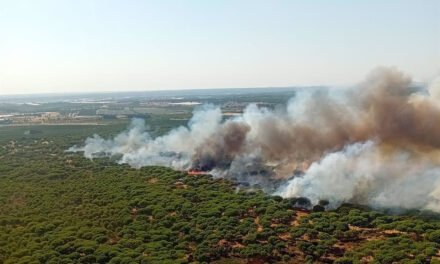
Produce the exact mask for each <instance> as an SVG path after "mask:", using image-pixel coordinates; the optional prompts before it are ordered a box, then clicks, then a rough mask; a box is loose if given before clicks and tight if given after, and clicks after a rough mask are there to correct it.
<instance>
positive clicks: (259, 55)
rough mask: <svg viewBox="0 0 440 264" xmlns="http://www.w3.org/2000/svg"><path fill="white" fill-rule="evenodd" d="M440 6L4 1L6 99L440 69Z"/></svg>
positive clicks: (426, 75)
mask: <svg viewBox="0 0 440 264" xmlns="http://www.w3.org/2000/svg"><path fill="white" fill-rule="evenodd" d="M439 17H440V2H439V1H435V0H423V1H397V0H395V1H387V2H382V1H364V2H361V1H356V2H351V1H343V0H339V1H332V2H326V1H314V2H313V3H309V2H305V1H304V2H301V1H273V2H265V1H240V2H234V1H218V2H214V1H209V2H206V1H185V2H183V1H182V2H181V1H145V2H144V1H134V0H131V1H124V2H122V1H103V0H101V1H99V0H97V1H87V0H80V1H53V0H41V1H30V0H27V1H24V0H19V1H2V3H0V38H1V39H2V41H0V58H1V59H0V95H6V94H35V93H62V92H69V93H71V92H74V93H82V92H123V91H148V90H176V89H201V88H244V87H286V86H307V85H351V84H354V83H356V82H357V81H359V80H361V79H362V78H363V76H364V75H365V74H366V73H367V72H369V71H370V70H371V69H372V68H375V67H376V66H380V65H384V66H395V67H397V68H399V69H400V70H402V71H404V72H406V73H408V74H409V75H411V76H412V78H413V80H415V81H417V82H430V81H431V80H432V79H433V78H435V77H436V76H438V75H439V74H440V20H439V19H438V18H439Z"/></svg>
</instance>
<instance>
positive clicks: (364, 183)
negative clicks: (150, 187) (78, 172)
mask: <svg viewBox="0 0 440 264" xmlns="http://www.w3.org/2000/svg"><path fill="white" fill-rule="evenodd" d="M69 151H82V152H84V155H85V157H87V158H95V157H101V156H117V157H120V158H119V162H120V163H127V164H130V165H131V166H133V167H137V168H139V167H142V166H147V165H163V166H169V167H172V168H175V169H179V170H188V169H197V170H203V171H209V172H210V173H211V174H213V175H214V176H215V177H227V178H231V179H234V180H236V181H238V182H240V183H245V184H249V185H259V186H260V187H262V188H263V189H265V190H266V191H269V192H271V193H274V194H278V195H281V196H283V197H297V196H304V197H308V198H309V199H311V201H312V202H314V203H316V202H318V201H319V200H320V199H326V200H329V201H330V202H331V204H332V205H333V206H337V205H338V204H340V203H343V202H355V203H361V204H369V205H371V206H376V207H397V208H408V209H409V208H418V209H428V210H433V211H436V212H440V79H437V80H436V81H434V82H433V83H432V85H431V86H429V87H428V89H421V88H416V87H413V86H412V81H411V78H410V77H408V76H407V75H405V74H404V73H402V72H400V71H398V70H396V69H394V68H378V69H376V70H374V71H372V72H371V73H370V74H369V75H368V76H367V78H366V80H365V81H364V82H363V83H361V84H359V85H358V86H356V87H354V88H350V89H343V90H342V89H336V90H331V89H320V90H310V91H301V92H298V93H297V94H296V96H295V97H294V98H292V99H291V100H290V101H289V103H288V104H287V105H286V106H285V107H284V108H277V109H276V110H270V109H267V108H259V107H257V106H256V105H254V104H251V105H249V106H248V107H247V108H246V109H245V110H244V112H243V114H242V115H240V116H237V117H234V118H231V119H227V120H223V118H222V113H221V110H220V109H219V108H218V107H215V106H212V105H207V106H203V107H201V108H198V109H197V110H195V112H194V115H193V117H192V119H191V120H190V121H189V123H188V126H185V127H179V128H176V129H174V130H172V131H170V132H169V133H168V134H166V135H164V136H160V137H156V138H153V137H152V136H151V135H149V134H148V133H147V132H146V131H145V124H144V122H143V121H142V120H134V121H133V123H132V124H131V126H130V127H129V128H128V130H127V131H125V132H123V133H121V134H120V135H118V136H116V137H115V138H113V139H103V138H101V137H99V136H97V135H95V136H94V137H92V138H88V139H87V140H86V142H85V145H84V146H81V147H76V146H75V147H72V148H71V149H69Z"/></svg>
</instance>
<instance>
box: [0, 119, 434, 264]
mask: <svg viewBox="0 0 440 264" xmlns="http://www.w3.org/2000/svg"><path fill="white" fill-rule="evenodd" d="M122 127H124V124H115V125H107V126H50V127H47V126H46V127H45V126H41V127H32V129H33V130H38V131H40V133H31V134H28V135H25V133H24V132H25V131H26V130H29V129H30V128H29V127H27V128H26V127H5V128H0V190H1V192H0V263H5V264H6V263H205V262H206V263H208V262H211V263H212V262H217V263H245V262H246V261H250V260H252V261H255V262H256V263H259V262H262V263H264V262H267V263H274V262H279V263H312V262H314V263H331V262H335V263H368V262H371V263H435V262H436V261H438V260H437V259H438V258H439V255H438V252H439V248H440V231H439V230H440V221H439V220H437V219H436V218H435V217H433V216H432V217H422V216H418V215H406V216H392V215H387V214H384V213H380V212H376V211H372V210H369V209H368V208H359V207H354V206H350V205H344V206H341V207H340V208H338V209H336V210H331V211H324V212H323V211H322V209H323V208H324V207H325V206H326V203H325V202H322V203H321V205H320V207H316V208H315V212H307V211H302V210H299V209H295V208H294V207H293V205H294V204H296V203H297V202H306V201H303V200H300V201H298V199H282V198H280V197H276V196H268V195H266V194H264V193H263V192H261V191H249V190H238V189H237V188H236V186H235V185H234V183H232V182H229V181H227V180H221V179H212V178H211V177H209V176H203V175H198V176H189V175H187V174H186V173H185V172H178V171H173V170H170V169H167V168H163V167H145V168H142V169H140V170H136V169H133V168H129V167H128V166H125V165H118V164H116V163H115V162H114V161H113V160H112V159H98V160H93V161H90V160H87V159H84V158H83V157H81V155H79V154H69V153H65V152H64V150H66V149H67V148H68V147H69V146H71V145H73V144H75V143H76V144H77V143H79V142H81V140H82V139H84V137H85V136H89V135H91V134H93V133H99V134H101V135H104V136H108V135H112V134H115V133H116V132H117V131H120V130H121V128H122ZM162 129H164V128H162ZM437 263H438V262H437Z"/></svg>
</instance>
